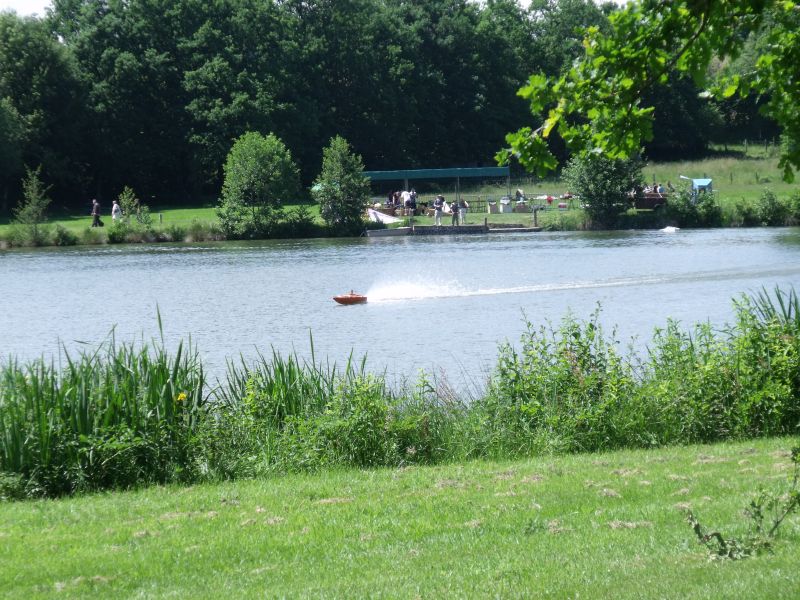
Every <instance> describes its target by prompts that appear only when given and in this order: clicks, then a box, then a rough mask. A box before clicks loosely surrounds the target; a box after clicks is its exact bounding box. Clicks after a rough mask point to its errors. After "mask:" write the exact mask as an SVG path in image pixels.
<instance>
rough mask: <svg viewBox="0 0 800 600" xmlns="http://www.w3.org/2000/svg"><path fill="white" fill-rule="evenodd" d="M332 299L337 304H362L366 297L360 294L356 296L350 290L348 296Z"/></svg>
mask: <svg viewBox="0 0 800 600" xmlns="http://www.w3.org/2000/svg"><path fill="white" fill-rule="evenodd" d="M333 299H334V300H335V301H336V302H338V303H339V304H364V303H365V302H366V301H367V297H366V296H364V295H362V294H356V293H355V292H354V291H353V290H350V293H349V294H341V295H340V296H334V297H333Z"/></svg>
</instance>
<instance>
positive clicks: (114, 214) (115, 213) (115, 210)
mask: <svg viewBox="0 0 800 600" xmlns="http://www.w3.org/2000/svg"><path fill="white" fill-rule="evenodd" d="M121 219H122V207H121V206H120V205H119V202H117V201H116V200H114V203H113V204H112V205H111V220H112V221H114V222H115V223H116V222H117V221H119V220H121Z"/></svg>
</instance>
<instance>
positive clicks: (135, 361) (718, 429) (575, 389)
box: [0, 289, 800, 498]
mask: <svg viewBox="0 0 800 600" xmlns="http://www.w3.org/2000/svg"><path fill="white" fill-rule="evenodd" d="M735 308H736V318H735V320H734V322H733V323H732V324H731V325H729V326H727V327H725V328H723V329H721V330H714V329H712V328H711V327H710V326H709V325H708V324H701V325H697V326H696V327H694V328H693V329H691V330H689V331H684V330H682V329H680V328H679V327H678V325H677V324H675V323H668V324H667V325H666V326H665V327H664V328H663V329H657V330H656V331H655V333H654V336H653V339H652V341H651V343H650V345H649V347H648V349H647V351H646V352H645V353H644V354H643V355H637V354H635V353H633V352H624V351H622V350H620V346H621V345H620V342H619V340H617V339H616V338H615V336H614V333H613V332H612V333H611V334H608V333H606V332H604V331H603V330H602V328H601V327H600V326H599V324H598V315H597V314H595V315H593V316H592V317H591V318H590V319H589V320H587V321H578V320H575V319H571V318H570V319H566V320H564V321H563V322H562V323H561V324H560V325H558V326H543V327H538V328H537V327H534V326H532V325H528V327H527V330H526V331H525V332H523V334H522V336H521V338H520V341H519V343H518V344H516V345H511V344H505V345H502V346H501V347H500V348H499V350H498V360H497V366H496V367H495V370H494V371H493V373H492V374H491V377H490V381H489V383H488V386H487V390H486V392H485V393H484V394H483V395H482V396H481V397H478V398H471V399H469V400H468V401H467V400H465V399H459V398H458V397H457V396H455V395H454V394H453V393H452V390H449V389H448V387H447V385H446V384H442V383H441V382H439V383H438V384H437V385H434V384H432V383H431V382H430V380H429V379H428V378H427V376H426V375H424V374H423V375H421V376H420V379H419V381H418V382H417V383H416V384H413V385H409V386H407V387H405V388H403V389H400V390H396V389H391V388H390V387H389V386H388V385H387V383H386V378H385V377H384V376H383V375H382V374H373V373H370V372H369V371H368V370H367V366H366V361H365V360H364V359H361V360H355V359H354V358H353V357H352V356H351V357H350V358H349V360H348V361H346V363H345V364H344V365H342V366H341V367H339V366H337V365H336V364H329V363H323V362H320V361H318V360H317V359H316V357H315V356H314V354H313V352H312V358H311V360H309V361H304V360H301V359H299V358H298V357H297V356H296V355H290V356H288V357H284V356H282V355H281V354H280V353H278V352H276V351H273V352H272V354H271V355H268V356H264V355H261V356H259V357H258V359H257V360H256V361H254V362H253V363H252V364H246V363H245V362H244V361H243V360H240V361H239V362H231V363H229V365H228V372H227V376H226V378H225V380H224V381H223V382H222V383H219V384H218V385H216V386H215V387H213V388H212V387H211V386H210V385H209V383H208V382H207V381H206V378H205V375H204V372H203V368H202V364H201V363H200V361H199V358H198V354H197V352H196V350H195V349H193V348H192V347H191V346H190V345H188V346H187V345H184V344H179V345H178V347H177V349H176V351H175V352H174V354H170V353H168V352H167V351H166V350H165V349H164V347H163V343H160V344H159V343H154V344H150V345H142V346H141V347H135V346H134V345H132V344H121V345H120V344H117V343H116V341H115V340H114V338H113V335H112V336H111V337H110V339H109V340H108V341H107V342H106V343H105V344H103V345H102V346H101V347H100V348H98V349H96V350H94V351H91V352H89V351H86V352H83V353H81V354H79V355H78V356H77V357H73V356H70V355H69V354H68V353H67V352H66V351H63V352H62V354H61V357H60V360H59V363H58V365H56V364H55V363H54V362H52V361H51V362H47V361H45V360H44V359H39V360H34V361H31V362H29V363H27V364H20V363H19V362H17V361H16V360H13V359H12V360H10V361H9V362H7V363H6V364H5V365H3V366H2V367H0V496H2V497H6V498H13V497H30V496H58V495H64V494H72V493H75V492H80V491H85V490H95V489H105V488H120V487H133V486H139V485H146V484H150V483H161V482H170V481H183V482H195V481H207V480H223V479H234V478H242V477H256V476H261V475H265V474H270V473H285V472H292V471H317V470H323V469H331V468H338V467H348V466H355V467H378V466H402V465H408V464H434V463H441V462H447V461H456V460H463V459H470V458H515V457H520V456H529V455H535V454H542V453H554V452H556V453H564V452H591V451H606V450H612V449H617V448H634V447H655V446H662V445H667V444H688V443H705V442H715V441H721V440H731V439H747V438H752V437H758V436H774V435H787V434H788V435H793V434H797V433H798V432H800V300H798V296H797V293H796V292H795V291H794V290H793V289H792V290H789V291H783V290H780V289H775V290H774V291H773V292H767V291H766V290H762V291H761V292H760V293H758V294H755V295H753V296H744V297H742V298H740V299H737V300H736V301H735ZM312 348H313V341H312Z"/></svg>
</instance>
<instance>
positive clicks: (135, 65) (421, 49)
mask: <svg viewBox="0 0 800 600" xmlns="http://www.w3.org/2000/svg"><path fill="white" fill-rule="evenodd" d="M612 10H615V9H614V8H613V5H610V4H609V5H606V6H603V7H598V6H597V5H595V3H594V2H592V1H591V0H560V1H556V0H533V2H531V3H530V6H529V7H528V8H522V7H521V6H520V4H519V3H518V1H517V0H487V1H486V2H483V3H477V2H471V1H468V0H424V1H423V0H411V1H409V0H312V1H309V0H281V1H278V0H181V1H179V2H175V1H174V0H54V2H53V8H52V10H51V11H50V12H49V14H48V16H47V18H45V19H35V18H21V17H18V16H17V15H15V14H14V13H9V12H5V13H0V212H9V211H10V209H11V208H12V207H13V205H14V204H15V203H16V200H17V199H18V197H19V195H20V182H21V180H22V176H23V175H24V173H25V167H26V166H27V167H29V168H36V167H38V166H39V165H41V166H42V177H43V179H44V180H45V181H46V182H47V183H48V184H52V186H53V188H52V195H53V197H54V199H56V200H57V201H58V203H59V204H60V205H64V206H71V207H75V208H77V207H81V206H83V205H84V204H86V202H87V199H88V198H90V197H92V196H97V197H100V198H101V199H102V198H109V197H111V196H114V195H116V194H118V193H119V191H120V190H121V189H122V188H123V187H124V186H126V185H127V186H131V187H132V188H133V189H135V190H136V192H137V193H138V194H139V195H140V196H141V197H142V198H143V199H145V200H147V201H153V200H154V199H155V200H156V201H158V202H167V201H168V202H172V203H180V202H185V201H196V200H197V199H198V198H199V197H201V196H203V195H206V196H213V197H217V196H218V195H219V192H220V188H221V182H222V168H223V165H224V163H225V158H226V156H227V154H228V152H229V150H230V149H231V146H232V144H233V141H234V140H235V139H237V138H238V137H240V136H241V135H243V134H244V133H246V132H248V131H254V132H259V133H261V134H263V135H267V134H274V135H275V136H276V137H277V138H279V139H280V140H281V141H282V142H283V143H285V144H286V147H287V148H288V149H289V151H290V152H291V154H292V156H293V157H294V159H295V160H296V161H297V163H298V165H299V167H300V176H301V179H302V181H303V182H304V183H305V184H308V183H310V182H311V181H312V180H313V179H314V177H315V176H316V175H317V174H318V173H319V169H320V165H321V162H322V149H323V147H324V146H325V145H326V144H327V143H328V141H329V140H330V139H332V138H334V137H336V136H342V137H343V138H345V139H346V140H348V142H349V143H350V144H351V145H352V149H353V151H354V152H356V153H357V154H359V155H360V156H362V157H363V160H364V163H365V166H366V168H368V169H392V168H414V167H446V166H453V165H462V166H466V165H480V164H490V163H491V162H492V161H493V156H494V154H495V152H496V151H497V149H498V148H500V147H501V146H503V145H504V137H505V134H506V133H507V132H508V131H511V130H514V129H517V128H519V127H520V126H523V125H525V124H527V123H528V122H530V120H531V114H530V109H529V105H528V102H526V101H525V100H523V99H522V98H520V97H519V96H517V94H516V92H517V89H518V88H519V87H520V86H521V85H522V84H523V83H524V82H525V80H526V79H527V77H528V75H529V74H530V73H531V72H534V71H541V72H544V73H547V74H549V75H552V76H556V75H558V74H559V73H560V72H562V71H563V69H564V68H565V67H568V66H569V65H570V64H571V62H572V61H573V60H574V59H575V58H576V57H577V56H578V55H579V54H580V53H581V52H582V45H581V41H582V39H583V34H582V33H581V29H582V28H584V27H587V26H591V25H594V26H597V27H598V28H600V29H603V28H605V27H607V25H608V15H609V14H610V13H611V11H612ZM662 97H663V98H664V102H663V103H662V104H663V106H664V110H663V114H664V115H665V119H666V121H665V122H667V123H669V124H670V127H672V128H674V130H676V131H680V132H681V133H680V134H678V135H677V136H676V135H674V134H673V133H672V130H671V131H670V132H669V135H665V136H662V137H661V138H660V141H661V142H662V145H661V146H665V147H661V146H659V153H660V155H661V156H665V155H666V156H668V155H669V154H670V153H671V152H672V153H681V155H685V152H686V146H687V144H688V145H689V146H691V147H692V148H693V149H695V150H696V149H698V148H699V149H701V150H702V148H704V147H705V145H706V144H707V142H708V136H709V135H711V133H710V132H709V131H708V130H709V127H695V126H694V125H692V124H689V125H688V126H684V127H683V128H682V129H681V127H682V125H685V124H686V119H689V120H690V121H689V122H690V123H691V122H692V121H691V120H692V119H694V120H695V122H701V123H703V124H707V123H711V122H712V121H709V120H708V119H707V118H706V117H702V118H701V119H700V120H698V118H697V114H698V112H697V111H698V110H699V109H698V108H697V105H698V104H699V101H698V100H697V89H696V88H695V87H694V86H693V85H692V84H691V83H690V82H686V83H685V84H681V85H676V86H674V87H673V88H672V90H671V91H670V93H669V94H665V95H663V96H658V97H657V98H656V100H657V101H659V98H662ZM657 103H658V102H657ZM701 108H702V107H701ZM702 109H703V110H705V108H702ZM678 118H681V119H684V120H683V121H678V120H677V119H678ZM720 122H723V121H722V120H720ZM676 139H679V140H680V144H679V145H678V147H675V146H670V144H669V140H676ZM665 141H666V142H667V143H666V145H665V144H664V143H663V142H665ZM559 143H560V142H559V141H558V140H557V139H554V140H553V141H552V145H553V146H554V151H555V152H556V153H559V152H561V153H563V144H562V145H561V146H559ZM87 206H88V205H87Z"/></svg>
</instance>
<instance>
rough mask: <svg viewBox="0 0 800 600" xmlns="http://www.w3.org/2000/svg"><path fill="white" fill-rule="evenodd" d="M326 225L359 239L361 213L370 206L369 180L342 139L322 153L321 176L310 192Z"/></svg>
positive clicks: (362, 216) (338, 138) (333, 141)
mask: <svg viewBox="0 0 800 600" xmlns="http://www.w3.org/2000/svg"><path fill="white" fill-rule="evenodd" d="M311 190H312V192H311V193H312V194H313V196H314V199H315V200H316V201H317V202H319V205H320V214H321V215H322V219H323V220H324V221H325V223H326V224H327V225H328V226H329V227H330V228H331V229H332V230H333V231H334V232H335V233H337V234H339V235H358V234H359V233H361V232H362V231H363V230H364V209H365V208H366V206H367V203H368V202H369V180H368V179H367V178H366V177H364V163H363V162H362V161H361V157H360V156H359V155H357V154H354V153H353V152H352V151H351V150H350V144H348V143H347V140H345V139H344V138H343V137H341V136H338V135H337V136H336V137H334V138H333V139H331V141H330V144H329V145H328V147H327V148H325V149H324V150H323V151H322V172H321V173H320V174H319V176H318V177H317V179H316V181H315V182H314V186H313V187H312V188H311Z"/></svg>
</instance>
